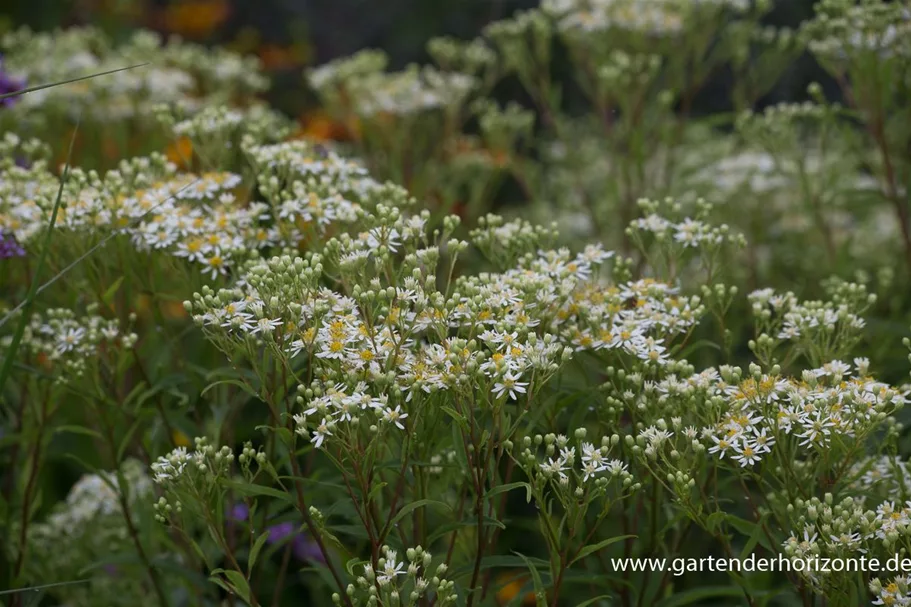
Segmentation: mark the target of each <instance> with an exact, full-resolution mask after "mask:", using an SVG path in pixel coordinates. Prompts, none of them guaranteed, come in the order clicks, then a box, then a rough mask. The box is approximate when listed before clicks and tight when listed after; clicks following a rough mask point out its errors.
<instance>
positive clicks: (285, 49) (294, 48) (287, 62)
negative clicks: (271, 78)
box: [257, 44, 308, 70]
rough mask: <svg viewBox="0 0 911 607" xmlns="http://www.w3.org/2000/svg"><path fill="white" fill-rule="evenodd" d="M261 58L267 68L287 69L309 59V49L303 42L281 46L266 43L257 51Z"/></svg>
mask: <svg viewBox="0 0 911 607" xmlns="http://www.w3.org/2000/svg"><path fill="white" fill-rule="evenodd" d="M257 54H258V55H259V60H260V61H261V62H262V64H263V68H264V69H266V70H287V69H293V68H295V67H299V66H301V65H303V64H304V63H305V62H306V61H307V55H308V53H307V49H306V47H304V46H303V45H302V44H292V45H290V46H279V45H277V44H264V45H263V46H262V47H260V49H259V51H257Z"/></svg>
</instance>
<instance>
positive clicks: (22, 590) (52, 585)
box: [0, 579, 91, 596]
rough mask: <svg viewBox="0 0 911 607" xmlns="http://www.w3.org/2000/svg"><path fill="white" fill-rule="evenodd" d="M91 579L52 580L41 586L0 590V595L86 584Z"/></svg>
mask: <svg viewBox="0 0 911 607" xmlns="http://www.w3.org/2000/svg"><path fill="white" fill-rule="evenodd" d="M90 581H91V580H89V579H85V580H73V581H71V582H54V583H53V584H44V585H42V586H30V587H29V588H13V589H12V590H0V596H8V595H11V594H19V593H20V592H37V591H39V590H40V591H44V590H47V589H49V588H57V587H59V586H72V585H74V584H87V583H89V582H90Z"/></svg>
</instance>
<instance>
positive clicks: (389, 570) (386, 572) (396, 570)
mask: <svg viewBox="0 0 911 607" xmlns="http://www.w3.org/2000/svg"><path fill="white" fill-rule="evenodd" d="M395 558H396V553H395V551H394V550H387V551H386V564H385V565H384V566H383V572H382V573H380V574H379V575H378V576H376V581H377V582H379V584H380V585H381V586H385V585H386V584H388V583H389V582H391V581H393V580H395V578H396V576H399V575H404V574H405V572H404V571H402V568H403V567H404V566H405V564H404V563H402V562H398V563H397V562H396V561H395Z"/></svg>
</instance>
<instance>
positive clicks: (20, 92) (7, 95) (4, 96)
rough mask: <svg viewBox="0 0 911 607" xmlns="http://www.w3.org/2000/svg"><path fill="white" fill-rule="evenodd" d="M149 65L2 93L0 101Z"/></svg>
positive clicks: (146, 63)
mask: <svg viewBox="0 0 911 607" xmlns="http://www.w3.org/2000/svg"><path fill="white" fill-rule="evenodd" d="M145 65H149V63H148V62H145V63H137V64H136V65H130V66H127V67H119V68H117V69H116V70H108V71H106V72H99V73H97V74H89V75H88V76H80V77H79V78H70V79H69V80H61V81H60V82H52V83H50V84H39V85H38V86H32V87H29V88H26V89H19V90H18V91H13V92H12V93H3V94H2V95H0V101H3V100H4V99H8V98H10V97H18V96H19V95H25V94H26V93H34V92H35V91H40V90H43V89H49V88H52V87H55V86H61V85H63V84H70V83H71V82H79V81H80V80H90V79H91V78H97V77H98V76H107V75H108V74H116V73H117V72H124V71H126V70H132V69H136V68H137V67H143V66H145Z"/></svg>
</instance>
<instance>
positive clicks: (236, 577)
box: [225, 569, 250, 605]
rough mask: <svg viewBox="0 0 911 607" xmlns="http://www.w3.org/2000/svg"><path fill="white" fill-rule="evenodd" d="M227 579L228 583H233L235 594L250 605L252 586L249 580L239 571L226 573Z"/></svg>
mask: <svg viewBox="0 0 911 607" xmlns="http://www.w3.org/2000/svg"><path fill="white" fill-rule="evenodd" d="M225 577H227V578H228V581H229V582H230V583H231V586H233V588H234V593H235V594H237V596H239V597H240V598H242V599H243V600H244V601H245V602H246V603H247V604H248V605H249V604H250V584H249V583H248V582H247V578H245V577H244V576H243V574H242V573H241V572H239V571H234V570H233V569H232V570H230V571H225Z"/></svg>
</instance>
